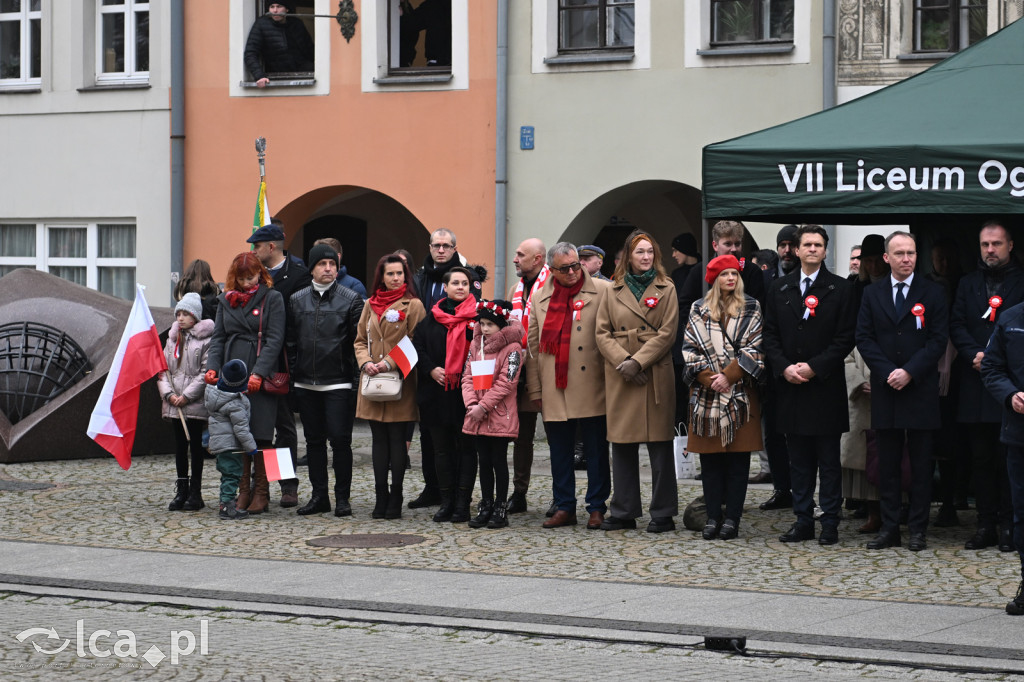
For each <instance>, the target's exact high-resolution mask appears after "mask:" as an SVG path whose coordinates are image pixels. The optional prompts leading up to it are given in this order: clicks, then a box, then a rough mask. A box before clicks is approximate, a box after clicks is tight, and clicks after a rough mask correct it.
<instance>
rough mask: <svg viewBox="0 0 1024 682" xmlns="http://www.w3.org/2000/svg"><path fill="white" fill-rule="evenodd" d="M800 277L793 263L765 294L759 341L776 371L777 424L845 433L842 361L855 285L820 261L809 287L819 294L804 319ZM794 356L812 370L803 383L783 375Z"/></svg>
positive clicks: (849, 343) (850, 337)
mask: <svg viewBox="0 0 1024 682" xmlns="http://www.w3.org/2000/svg"><path fill="white" fill-rule="evenodd" d="M801 279H803V274H802V273H801V270H800V269H799V268H797V269H796V270H794V271H793V272H791V273H789V274H788V275H786V276H785V277H782V278H780V279H777V280H775V281H774V282H773V283H772V286H771V288H770V289H769V290H768V293H767V295H766V296H765V316H764V330H763V332H762V343H763V347H764V353H765V356H766V357H767V359H768V366H769V367H770V369H771V372H772V375H773V376H774V377H775V394H774V395H775V396H776V399H777V400H778V405H779V409H778V410H776V415H777V425H778V429H779V431H780V432H782V433H794V434H800V435H805V436H818V435H828V434H838V433H843V432H845V431H849V430H850V417H849V406H848V403H847V395H848V394H847V392H846V370H845V361H846V356H847V355H849V354H850V351H852V350H853V345H854V334H855V329H856V323H857V311H856V308H854V305H853V302H854V294H853V287H852V286H851V285H850V283H849V282H847V281H846V280H845V279H843V278H842V277H839V276H838V275H835V274H833V273H831V272H829V271H828V270H826V269H825V268H824V267H823V268H822V269H821V271H820V272H819V273H818V276H817V278H815V280H814V283H813V284H812V285H811V288H810V290H809V291H808V295H811V294H813V295H814V296H816V297H817V299H818V305H817V307H816V308H815V309H814V317H808V319H806V320H804V319H803V316H804V310H805V308H804V296H803V295H802V294H801V293H800V280H801ZM798 362H806V363H807V364H809V365H810V366H811V369H812V370H814V374H815V376H814V378H813V379H811V380H810V381H808V382H807V383H805V384H791V383H790V382H788V381H786V379H784V378H783V376H782V374H783V372H784V371H785V369H786V367H788V366H789V365H792V364H795V363H798Z"/></svg>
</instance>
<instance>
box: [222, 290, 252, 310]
mask: <svg viewBox="0 0 1024 682" xmlns="http://www.w3.org/2000/svg"><path fill="white" fill-rule="evenodd" d="M259 288H260V285H259V284H257V285H256V286H254V287H253V288H252V289H249V291H238V290H237V289H231V290H229V291H228V292H227V293H226V294H224V298H226V299H227V300H228V305H230V306H231V307H232V308H237V307H238V306H242V307H243V308H244V307H245V306H246V305H248V303H249V301H250V300H252V295H253V294H255V293H256V290H257V289H259Z"/></svg>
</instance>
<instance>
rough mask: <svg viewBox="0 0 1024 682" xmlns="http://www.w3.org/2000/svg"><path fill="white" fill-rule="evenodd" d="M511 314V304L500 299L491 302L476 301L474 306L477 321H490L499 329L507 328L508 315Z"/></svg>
mask: <svg viewBox="0 0 1024 682" xmlns="http://www.w3.org/2000/svg"><path fill="white" fill-rule="evenodd" d="M511 312H512V304H511V303H509V302H508V301H502V300H501V299H494V300H493V301H478V302H477V304H476V317H477V319H478V320H490V321H491V322H493V323H494V324H496V325H498V327H499V328H500V329H504V328H505V327H507V326H508V318H509V314H510V313H511Z"/></svg>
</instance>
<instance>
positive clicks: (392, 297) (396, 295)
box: [367, 284, 405, 320]
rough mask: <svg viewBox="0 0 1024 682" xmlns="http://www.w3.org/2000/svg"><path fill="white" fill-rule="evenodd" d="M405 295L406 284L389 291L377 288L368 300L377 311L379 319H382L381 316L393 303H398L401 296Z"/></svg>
mask: <svg viewBox="0 0 1024 682" xmlns="http://www.w3.org/2000/svg"><path fill="white" fill-rule="evenodd" d="M403 296H405V285H404V284H403V285H402V286H400V287H398V288H397V289H392V290H391V291H388V290H387V289H377V291H375V292H373V296H371V297H370V299H369V300H368V301H367V303H369V304H370V307H371V308H373V312H375V313H377V319H378V320H380V316H381V315H383V314H384V312H385V311H386V310H387V309H388V308H390V307H391V306H392V305H394V304H395V303H397V302H398V301H399V300H401V298H402V297H403Z"/></svg>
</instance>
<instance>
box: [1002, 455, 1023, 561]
mask: <svg viewBox="0 0 1024 682" xmlns="http://www.w3.org/2000/svg"><path fill="white" fill-rule="evenodd" d="M1006 472H1007V474H1008V478H1009V479H1010V501H1011V502H1012V503H1013V544H1014V546H1016V548H1017V552H1018V553H1019V554H1020V561H1021V566H1022V567H1024V447H1020V446H1019V445H1008V446H1006Z"/></svg>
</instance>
